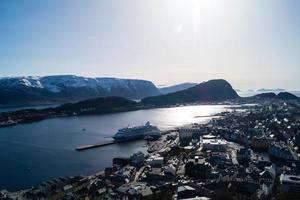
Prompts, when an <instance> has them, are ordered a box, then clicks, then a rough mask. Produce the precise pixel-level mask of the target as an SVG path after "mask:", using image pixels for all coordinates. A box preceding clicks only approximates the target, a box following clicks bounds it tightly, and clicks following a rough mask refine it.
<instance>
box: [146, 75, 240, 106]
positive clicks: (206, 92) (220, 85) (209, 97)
mask: <svg viewBox="0 0 300 200" xmlns="http://www.w3.org/2000/svg"><path fill="white" fill-rule="evenodd" d="M238 97H239V96H238V94H237V93H236V91H234V89H233V88H232V86H231V85H230V84H229V83H228V82H227V81H225V80H222V79H218V80H210V81H207V82H203V83H200V84H198V85H196V86H194V87H191V88H188V89H185V90H182V91H178V92H174V93H170V94H166V95H160V96H155V97H147V98H144V99H142V103H143V104H146V105H157V106H163V105H170V104H177V103H193V102H215V101H224V100H230V99H235V98H238Z"/></svg>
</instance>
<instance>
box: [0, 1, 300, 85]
mask: <svg viewBox="0 0 300 200" xmlns="http://www.w3.org/2000/svg"><path fill="white" fill-rule="evenodd" d="M52 74H75V75H84V76H93V77H94V76H99V77H102V76H109V77H122V78H139V79H147V80H151V81H153V82H154V83H156V84H174V83H180V82H186V81H190V82H202V81H204V80H209V79H213V78H224V79H227V80H228V81H229V82H230V83H232V85H233V86H234V88H240V89H250V88H254V89H256V88H262V87H264V88H278V87H280V88H286V89H300V1H299V0H294V1H293V0H243V1H241V0H219V1H216V0H148V1H146V0H107V1H100V0H97V1H96V0H26V1H25V0H1V1H0V76H19V75H52Z"/></svg>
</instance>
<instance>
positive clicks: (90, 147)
mask: <svg viewBox="0 0 300 200" xmlns="http://www.w3.org/2000/svg"><path fill="white" fill-rule="evenodd" d="M126 142H130V141H127V140H126V141H115V140H110V141H105V142H100V143H97V144H89V145H84V146H80V147H76V149H75V150H76V151H83V150H88V149H94V148H98V147H104V146H108V145H113V144H120V143H126Z"/></svg>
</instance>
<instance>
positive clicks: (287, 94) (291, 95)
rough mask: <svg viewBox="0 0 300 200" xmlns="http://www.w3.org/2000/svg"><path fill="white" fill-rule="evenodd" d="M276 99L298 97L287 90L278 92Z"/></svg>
mask: <svg viewBox="0 0 300 200" xmlns="http://www.w3.org/2000/svg"><path fill="white" fill-rule="evenodd" d="M277 98H278V99H283V100H292V99H298V97H297V96H296V95H294V94H292V93H289V92H280V93H279V94H277Z"/></svg>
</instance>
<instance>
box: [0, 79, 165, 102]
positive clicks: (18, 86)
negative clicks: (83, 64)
mask: <svg viewBox="0 0 300 200" xmlns="http://www.w3.org/2000/svg"><path fill="white" fill-rule="evenodd" d="M159 94H160V92H159V90H158V89H157V88H156V86H155V85H154V84H153V83H152V82H150V81H145V80H133V79H117V78H88V77H81V76H73V75H61V76H45V77H33V76H28V77H5V78H0V96H1V99H0V105H3V106H8V105H28V104H41V103H53V102H59V103H60V102H69V101H80V100H85V99H91V98H98V97H107V96H120V97H124V98H128V99H141V98H144V97H148V96H155V95H159Z"/></svg>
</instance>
